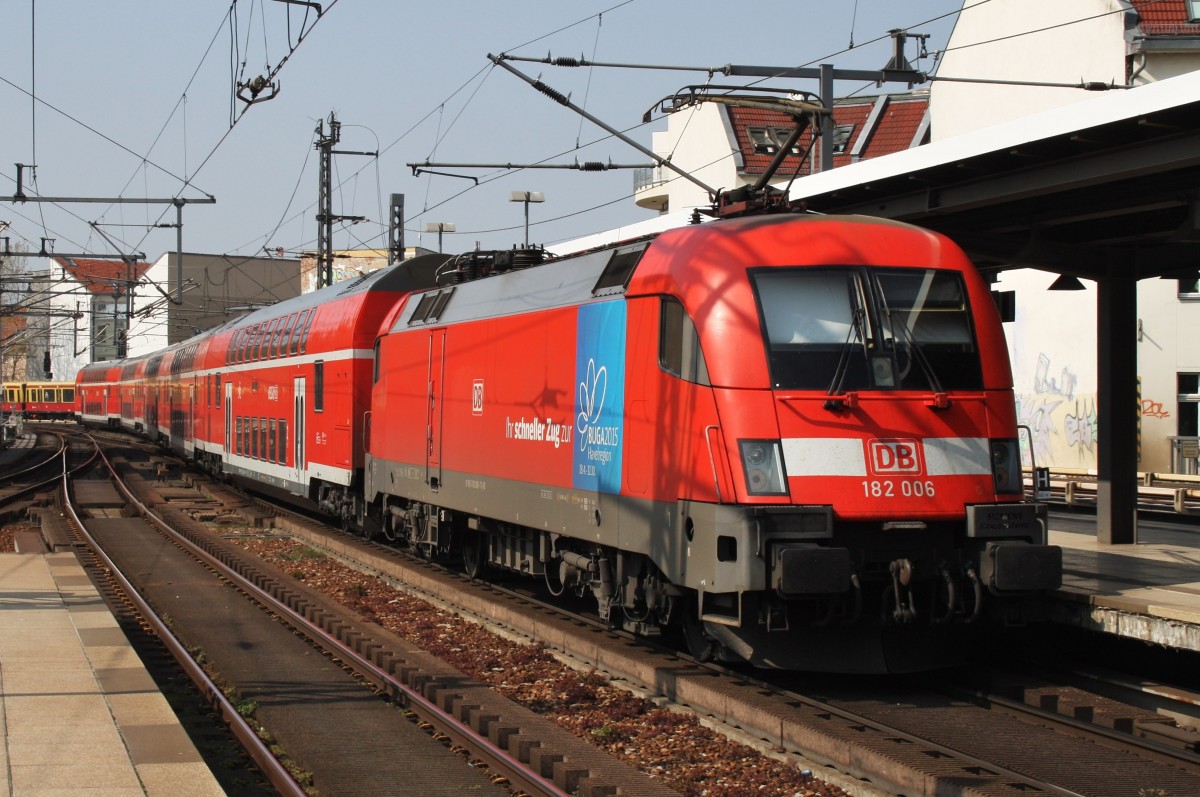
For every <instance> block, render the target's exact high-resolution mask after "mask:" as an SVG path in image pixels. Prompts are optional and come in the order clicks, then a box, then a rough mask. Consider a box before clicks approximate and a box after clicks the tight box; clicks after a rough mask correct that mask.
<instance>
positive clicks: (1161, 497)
mask: <svg viewBox="0 0 1200 797" xmlns="http://www.w3.org/2000/svg"><path fill="white" fill-rule="evenodd" d="M1048 475H1049V481H1048V483H1047V482H1045V481H1043V483H1042V485H1041V489H1037V490H1035V487H1034V474H1033V472H1032V471H1031V470H1030V469H1028V468H1026V469H1025V472H1024V477H1025V495H1026V497H1029V498H1033V499H1035V500H1039V501H1048V502H1050V503H1056V504H1065V505H1067V506H1072V507H1094V506H1095V505H1096V493H1097V491H1098V489H1099V487H1098V484H1099V482H1098V480H1097V478H1096V473H1095V471H1089V470H1083V469H1071V468H1055V469H1051V470H1049V472H1048ZM1137 479H1138V488H1137V505H1138V508H1139V509H1150V510H1155V511H1160V512H1162V511H1167V512H1175V513H1176V514H1180V515H1191V514H1200V476H1197V475H1192V474H1184V473H1154V472H1139V473H1138V474H1137Z"/></svg>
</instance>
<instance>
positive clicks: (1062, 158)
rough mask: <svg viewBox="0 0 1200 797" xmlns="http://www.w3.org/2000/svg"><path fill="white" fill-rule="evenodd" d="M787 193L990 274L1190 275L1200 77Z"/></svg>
mask: <svg viewBox="0 0 1200 797" xmlns="http://www.w3.org/2000/svg"><path fill="white" fill-rule="evenodd" d="M934 132H935V133H936V130H935V131H934ZM790 195H791V198H792V199H803V200H805V201H806V202H807V204H808V208H809V209H810V210H813V211H817V212H821V213H864V214H868V215H871V216H880V217H885V218H893V219H899V220H903V221H908V222H911V223H914V224H918V225H921V226H924V227H928V228H930V229H934V230H938V231H939V232H943V233H945V234H947V235H949V236H951V237H952V238H953V239H954V240H955V241H957V242H958V243H959V244H960V245H962V246H963V247H964V248H965V249H966V250H967V251H968V253H969V254H970V255H971V257H972V258H973V259H974V260H975V262H976V264H977V265H978V266H979V267H980V268H981V270H983V271H988V270H1003V269H1008V268H1019V267H1032V268H1039V269H1044V270H1047V271H1054V272H1058V273H1065V274H1073V275H1075V276H1079V277H1088V278H1092V279H1099V278H1102V277H1104V276H1118V275H1120V276H1135V277H1138V278H1143V277H1153V276H1164V275H1165V276H1171V275H1173V274H1180V273H1185V272H1191V273H1194V271H1195V269H1196V268H1197V267H1198V266H1200V202H1198V199H1200V72H1191V73H1188V74H1186V75H1182V76H1179V77H1175V78H1171V79H1168V80H1163V81H1159V82H1156V83H1151V84H1148V85H1146V86H1141V87H1138V88H1135V89H1126V90H1121V89H1115V90H1111V91H1109V92H1106V93H1103V94H1099V95H1097V96H1095V97H1093V98H1089V99H1088V100H1085V101H1082V102H1079V103H1075V104H1072V105H1068V106H1064V107H1061V108H1056V109H1053V110H1051V111H1046V112H1042V113H1037V114H1032V115H1029V116H1026V117H1022V118H1019V119H1016V120H1014V121H1011V122H1008V123H1005V124H1001V125H997V126H993V127H989V128H986V129H982V130H978V131H975V132H972V133H967V134H963V135H959V136H954V137H952V138H948V139H944V140H942V141H935V142H934V143H931V144H927V145H925V146H922V147H917V148H914V149H910V150H905V151H903V152H898V153H895V154H892V155H887V156H884V157H881V158H876V159H873V160H866V161H861V162H859V163H856V164H852V165H849V166H843V167H841V168H838V169H834V170H832V171H828V172H823V173H820V174H815V175H812V176H809V177H805V178H803V179H801V180H797V181H796V183H795V184H793V186H792V189H791V192H790Z"/></svg>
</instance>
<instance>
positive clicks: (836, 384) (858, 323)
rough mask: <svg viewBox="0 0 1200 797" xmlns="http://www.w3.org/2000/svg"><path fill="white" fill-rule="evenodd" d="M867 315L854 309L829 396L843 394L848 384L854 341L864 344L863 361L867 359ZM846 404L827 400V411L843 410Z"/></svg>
mask: <svg viewBox="0 0 1200 797" xmlns="http://www.w3.org/2000/svg"><path fill="white" fill-rule="evenodd" d="M865 321H866V314H865V313H864V312H863V309H862V308H861V307H856V308H854V312H853V314H852V315H851V319H850V330H849V331H848V332H847V333H846V342H845V343H843V344H842V355H841V357H839V358H838V364H837V369H836V370H835V371H834V372H833V381H832V382H830V383H829V389H828V390H826V391H825V395H827V396H836V395H838V394H840V393H841V392H842V385H844V384H845V382H846V374H847V373H849V372H850V352H851V351H852V350H853V348H854V339H855V338H858V340H859V341H860V342H861V343H862V347H863V360H864V362H865V361H866V359H867V335H866V323H865ZM845 404H846V403H845V402H844V401H842V400H839V399H833V398H830V399H827V400H826V401H825V409H827V410H832V409H838V410H840V409H842V408H843V407H844V406H845Z"/></svg>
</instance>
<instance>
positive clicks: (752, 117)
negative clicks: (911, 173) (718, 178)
mask: <svg viewBox="0 0 1200 797" xmlns="http://www.w3.org/2000/svg"><path fill="white" fill-rule="evenodd" d="M874 105H875V99H874V98H871V99H869V100H864V101H862V102H843V103H840V104H837V105H835V106H834V109H833V123H834V125H835V126H853V130H851V132H850V139H849V140H848V141H847V142H846V146H845V151H844V152H843V153H841V154H837V155H834V157H833V165H834V166H835V167H837V166H845V165H847V164H848V163H850V162H851V157H850V153H851V151H853V149H854V147H855V145H856V144H857V143H858V140H859V137H860V136H861V135H862V134H863V132H864V129H865V126H866V121H867V118H868V117H869V116H870V115H871V110H872V108H873V107H874ZM928 108H929V100H928V98H926V97H916V98H914V97H908V96H901V97H893V98H892V99H891V100H890V101H889V102H888V105H887V108H886V109H885V110H884V113H883V115H882V116H881V118H880V119H879V120H878V123H877V124H876V126H875V130H874V134H873V135H872V137H871V140H870V141H869V142H868V143H867V146H866V148H865V149H864V150H863V152H862V157H863V158H864V159H867V158H877V157H879V156H880V155H888V154H890V153H893V152H897V151H899V150H902V149H908V147H909V145H910V144H911V143H912V140H913V137H914V136H915V135H916V133H917V128H918V126H920V124H921V120H922V119H923V118H924V117H925V111H926V110H927V109H928ZM728 111H729V120H730V123H731V125H732V127H733V130H734V133H735V135H736V138H737V145H738V148H739V149H740V150H741V152H742V160H743V163H744V164H745V168H744V169H743V173H744V174H748V175H754V174H762V173H763V172H764V171H765V170H766V168H767V166H769V165H770V163H771V160H772V158H774V155H773V154H771V153H760V152H757V151H755V149H754V145H753V143H752V142H751V140H750V129H751V128H760V127H766V128H777V129H783V130H790V129H791V128H792V127H794V122H793V121H792V119H791V117H789V116H787V115H786V114H784V113H780V112H775V111H767V110H763V109H758V108H738V107H736V106H728ZM811 141H812V135H811V133H810V132H806V133H805V135H804V136H802V137H801V139H800V141H799V148H800V151H801V152H802V153H803V152H804V150H805V149H806V148H807V147H808V145H809V143H810V142H811ZM815 158H816V153H815V152H814V153H811V154H810V155H809V158H808V160H807V161H805V162H804V163H803V164H801V161H800V156H799V155H788V156H787V157H786V158H784V160H783V164H782V166H780V169H779V173H780V174H781V175H784V174H791V173H793V172H795V171H796V170H797V168H799V169H800V171H801V172H802V173H807V172H808V171H810V170H811V163H812V161H813V160H814V159H815Z"/></svg>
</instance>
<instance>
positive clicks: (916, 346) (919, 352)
mask: <svg viewBox="0 0 1200 797" xmlns="http://www.w3.org/2000/svg"><path fill="white" fill-rule="evenodd" d="M879 298H880V301H881V302H883V312H884V313H885V314H886V315H887V320H888V326H890V327H891V328H892V330H893V331H895V329H896V328H897V324H896V318H895V314H894V313H893V312H892V308H891V307H888V303H887V297H886V296H883V294H882V292H881V293H880V297H879ZM898 326H899V328H900V330H901V335H902V336H903V337H904V341H905V343H907V344H908V352H909V357H911V358H912V359H913V360H914V361H916V363H917V365H919V366H920V367H921V373H923V374H925V378H926V379H927V380H929V389H930V390H932V391H933V392H934V393H935V394H941V393H945V392H946V391H945V390H944V389H943V388H942V382H941V380H940V379H938V376H937V373H936V372H935V371H934V370H933V365H932V364H931V363H930V362H929V358H928V357H926V356H925V350H924V349H923V348H922V347H921V344H920V343H918V342H917V338H916V336H914V335H913V333H912V330H911V329H909V327H908V323H907V322H905V323H901V324H899V325H898Z"/></svg>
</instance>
